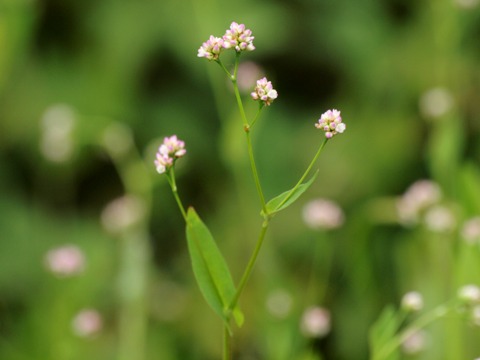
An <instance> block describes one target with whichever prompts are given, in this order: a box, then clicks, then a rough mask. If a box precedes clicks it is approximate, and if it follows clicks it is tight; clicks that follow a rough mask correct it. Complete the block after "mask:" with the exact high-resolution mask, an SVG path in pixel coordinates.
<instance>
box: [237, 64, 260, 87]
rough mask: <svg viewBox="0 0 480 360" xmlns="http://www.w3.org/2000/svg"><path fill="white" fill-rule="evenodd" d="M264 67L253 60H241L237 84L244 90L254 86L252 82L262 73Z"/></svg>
mask: <svg viewBox="0 0 480 360" xmlns="http://www.w3.org/2000/svg"><path fill="white" fill-rule="evenodd" d="M262 72H263V71H262V68H261V67H260V66H258V65H257V64H256V63H255V62H253V61H245V62H241V63H240V64H239V65H238V74H237V85H238V88H239V89H240V90H242V91H247V90H250V89H251V88H252V84H254V83H255V81H256V80H257V79H258V78H259V77H260V76H261V75H262Z"/></svg>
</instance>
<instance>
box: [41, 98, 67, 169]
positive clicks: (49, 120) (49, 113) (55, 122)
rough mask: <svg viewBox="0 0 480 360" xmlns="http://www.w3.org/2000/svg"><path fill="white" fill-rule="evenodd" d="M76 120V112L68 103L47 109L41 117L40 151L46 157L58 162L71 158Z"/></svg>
mask: <svg viewBox="0 0 480 360" xmlns="http://www.w3.org/2000/svg"><path fill="white" fill-rule="evenodd" d="M75 122H76V119H75V113H74V111H73V110H72V108H71V107H70V106H68V105H66V104H56V105H52V106H50V107H49V108H47V109H46V110H45V112H44V114H43V116H42V119H41V128H42V133H41V139H40V151H41V153H42V154H43V156H45V158H46V159H48V160H50V161H52V162H57V163H61V162H65V161H67V160H68V159H70V157H71V156H72V153H73V140H72V132H73V128H74V126H75Z"/></svg>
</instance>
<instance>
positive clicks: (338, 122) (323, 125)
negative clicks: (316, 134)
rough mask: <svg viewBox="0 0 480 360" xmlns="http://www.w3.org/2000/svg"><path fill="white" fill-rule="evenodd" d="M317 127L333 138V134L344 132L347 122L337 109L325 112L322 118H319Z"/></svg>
mask: <svg viewBox="0 0 480 360" xmlns="http://www.w3.org/2000/svg"><path fill="white" fill-rule="evenodd" d="M315 127H316V128H317V129H320V130H322V131H324V132H325V137H326V138H327V139H331V138H332V137H333V136H335V135H337V134H341V133H343V132H344V131H345V129H346V128H347V126H346V125H345V123H343V122H342V117H341V115H340V111H338V110H336V109H333V110H327V111H326V112H324V113H323V114H322V116H321V117H320V119H318V122H317V123H316V124H315Z"/></svg>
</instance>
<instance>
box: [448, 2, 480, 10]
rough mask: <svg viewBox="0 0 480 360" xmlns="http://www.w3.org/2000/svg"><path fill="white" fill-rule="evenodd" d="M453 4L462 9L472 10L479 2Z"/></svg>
mask: <svg viewBox="0 0 480 360" xmlns="http://www.w3.org/2000/svg"><path fill="white" fill-rule="evenodd" d="M453 2H454V3H455V4H456V5H457V6H458V7H460V8H463V9H473V8H475V7H477V6H478V4H480V0H454V1H453Z"/></svg>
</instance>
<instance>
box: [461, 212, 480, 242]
mask: <svg viewBox="0 0 480 360" xmlns="http://www.w3.org/2000/svg"><path fill="white" fill-rule="evenodd" d="M461 236H462V238H463V240H465V242H467V243H469V244H474V243H479V242H480V216H476V217H473V218H471V219H469V220H467V221H465V222H464V223H463V226H462V230H461Z"/></svg>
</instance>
